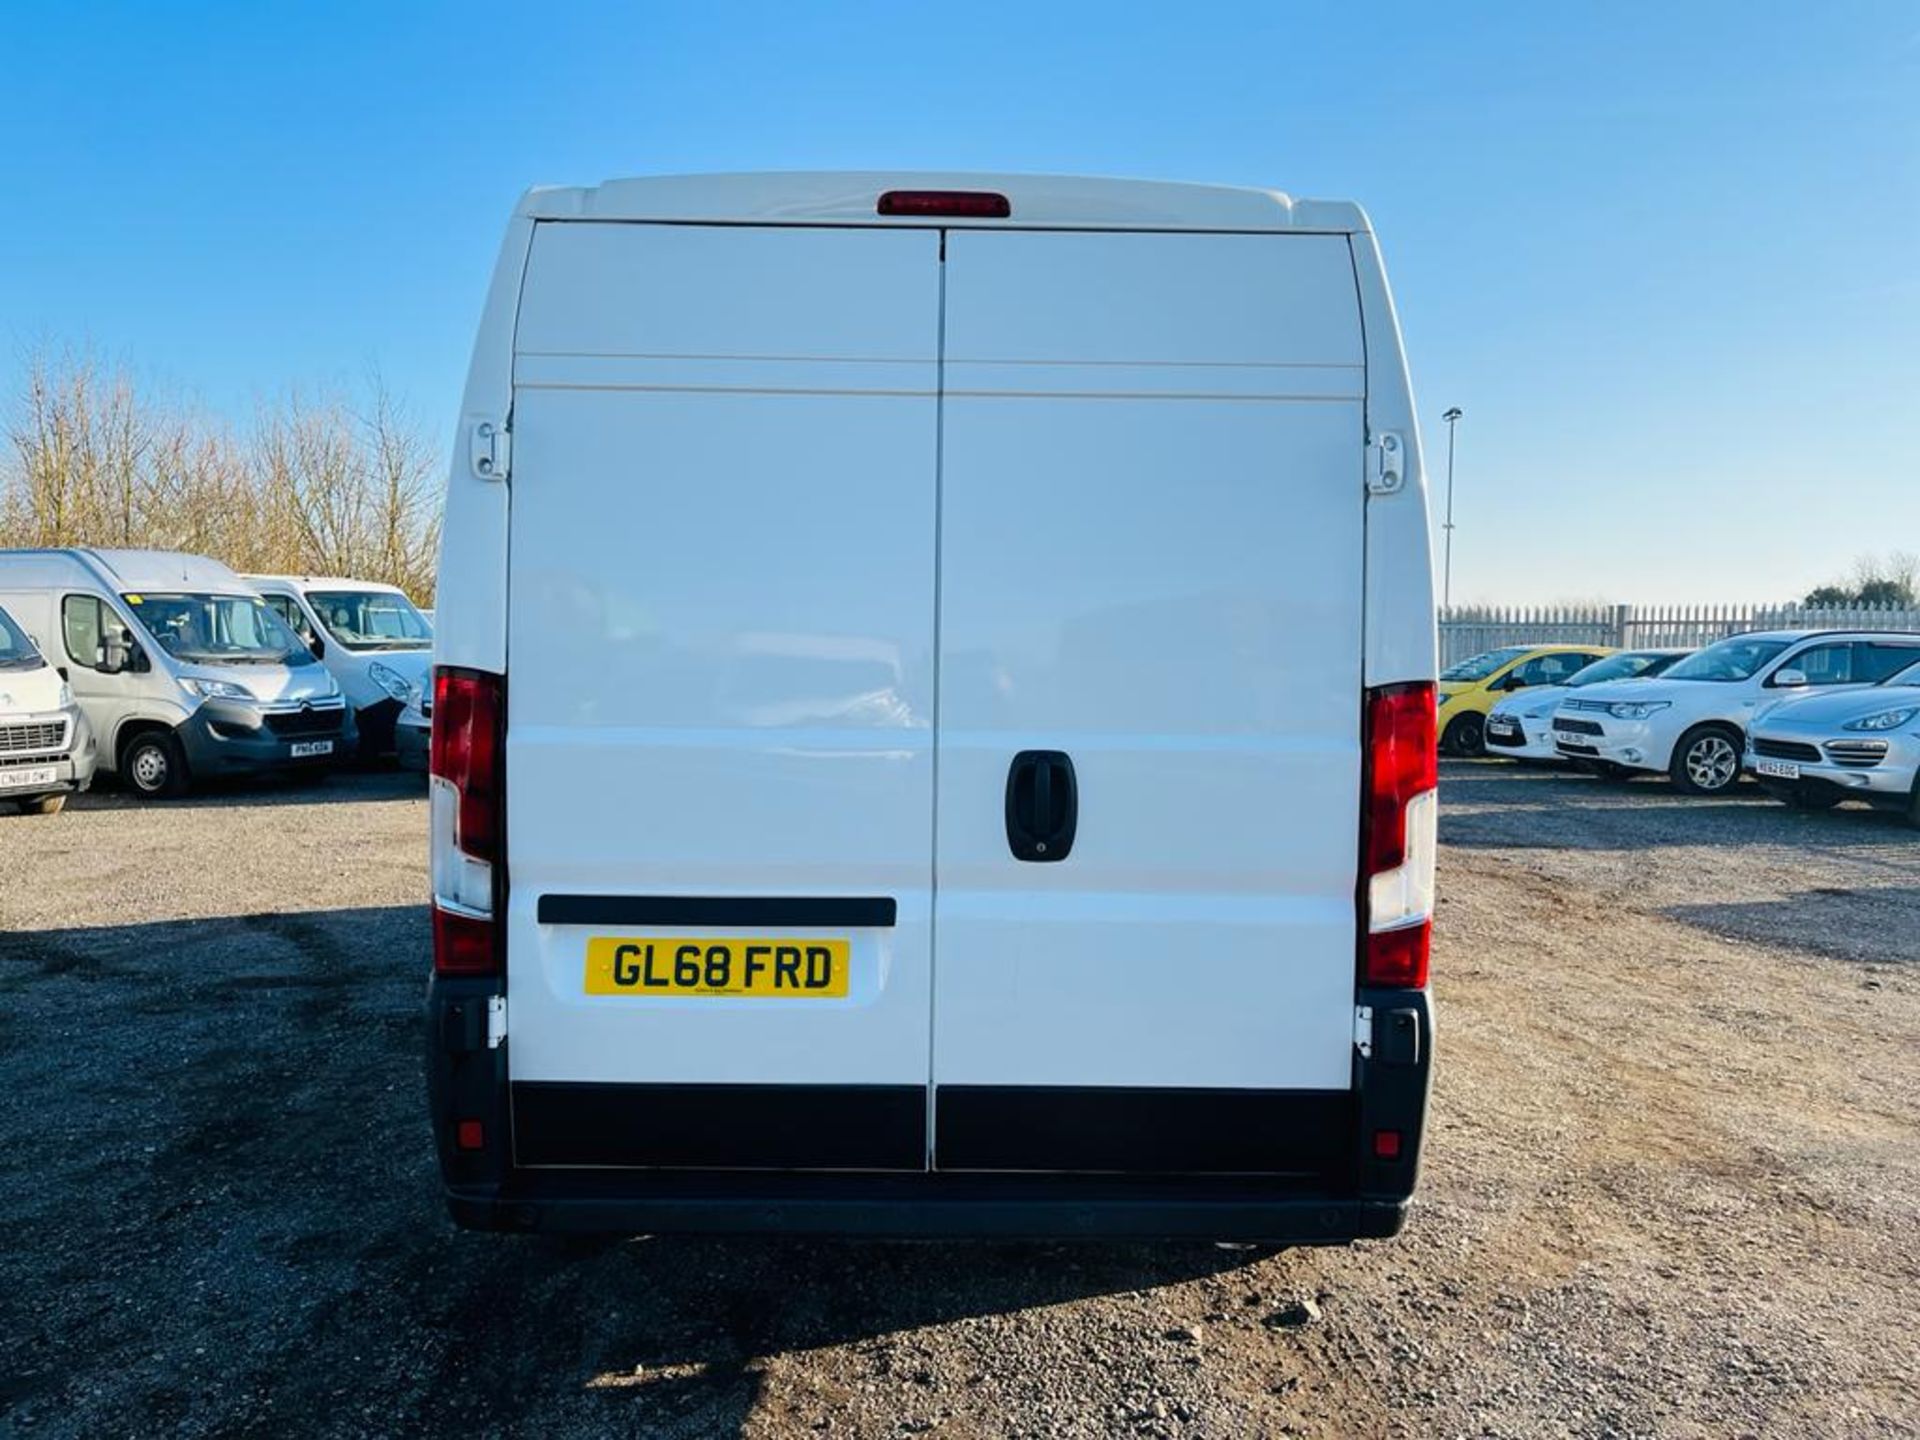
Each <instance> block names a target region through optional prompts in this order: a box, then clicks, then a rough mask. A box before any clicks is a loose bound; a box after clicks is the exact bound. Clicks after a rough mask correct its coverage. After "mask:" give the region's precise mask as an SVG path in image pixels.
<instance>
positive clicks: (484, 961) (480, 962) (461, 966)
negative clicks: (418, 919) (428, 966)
mask: <svg viewBox="0 0 1920 1440" xmlns="http://www.w3.org/2000/svg"><path fill="white" fill-rule="evenodd" d="M433 972H434V974H436V975H497V974H499V973H500V943H499V929H498V927H497V926H496V925H495V923H494V920H493V917H492V916H490V915H461V914H457V913H456V912H454V911H451V910H442V909H441V908H440V907H439V906H438V905H435V906H434V907H433Z"/></svg>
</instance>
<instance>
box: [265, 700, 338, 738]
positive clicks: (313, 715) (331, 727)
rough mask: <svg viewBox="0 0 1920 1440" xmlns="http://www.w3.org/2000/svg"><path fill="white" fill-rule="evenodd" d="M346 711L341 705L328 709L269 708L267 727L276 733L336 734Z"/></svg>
mask: <svg viewBox="0 0 1920 1440" xmlns="http://www.w3.org/2000/svg"><path fill="white" fill-rule="evenodd" d="M346 713H347V712H346V707H345V706H341V705H336V706H334V707H333V708H332V709H329V710H270V711H268V712H267V728H268V729H269V730H271V731H273V733H274V734H276V735H337V734H339V733H340V722H341V720H343V719H344V718H345V717H346Z"/></svg>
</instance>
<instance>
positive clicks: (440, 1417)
mask: <svg viewBox="0 0 1920 1440" xmlns="http://www.w3.org/2000/svg"><path fill="white" fill-rule="evenodd" d="M200 863H208V861H207V860H206V859H205V858H203V859H202V860H201V862H200ZM290 883H291V881H290ZM428 946H429V938H428V927H427V920H426V913H425V908H424V907H414V906H394V907H382V908H363V909H348V910H331V911H316V912H303V913H271V914H257V915H246V916H239V917H232V918H220V919H210V920H192V921H169V922H160V923H154V924H147V925H134V926H118V927H100V928H77V929H68V930H60V931H53V932H46V933H37V934H22V933H5V934H0V997H4V999H3V1001H0V1044H3V1045H4V1050H0V1079H3V1080H4V1084H0V1181H3V1182H4V1183H0V1232H4V1233H5V1234H6V1235H7V1237H8V1240H7V1243H6V1244H5V1245H4V1246H0V1433H12V1432H14V1431H16V1430H18V1431H25V1430H26V1429H27V1428H28V1427H29V1426H31V1427H32V1433H34V1434H45V1435H75V1436H91V1435H98V1434H110V1433H125V1432H127V1431H128V1430H129V1429H137V1430H138V1431H141V1432H144V1433H162V1432H165V1433H181V1434H192V1435H240V1434H255V1433H263V1432H267V1431H271V1430H274V1429H279V1428H284V1427H287V1426H292V1427H294V1428H296V1429H298V1430H299V1431H300V1432H301V1433H318V1434H336V1433H337V1434H418V1433H439V1432H443V1431H448V1432H450V1431H456V1430H457V1431H460V1432H461V1433H473V1432H475V1431H478V1432H480V1433H488V1434H492V1433H501V1432H510V1433H523V1434H529V1435H540V1436H542V1437H543V1440H544V1437H559V1436H567V1435H599V1434H606V1433H620V1434H640V1435H661V1436H687V1437H696V1436H699V1437H705V1436H725V1435H733V1434H737V1433H738V1432H739V1430H740V1429H741V1427H742V1425H743V1424H744V1422H745V1419H746V1417H747V1416H748V1414H749V1412H750V1411H752V1410H753V1409H754V1407H755V1406H756V1404H759V1403H761V1402H762V1401H763V1399H765V1400H766V1401H767V1402H768V1403H769V1404H775V1403H777V1398H776V1397H771V1396H765V1395H764V1394H763V1390H764V1386H765V1379H766V1366H767V1362H768V1360H769V1359H770V1358H771V1357H776V1356H779V1355H782V1354H787V1353H792V1352H796V1351H807V1350H811V1349H815V1348H818V1347H823V1346H838V1345H851V1346H853V1347H854V1348H855V1349H857V1350H858V1351H859V1353H860V1356H861V1373H862V1375H876V1374H877V1375H882V1376H894V1377H896V1378H895V1382H894V1383H896V1384H897V1385H899V1386H900V1387H902V1389H903V1391H904V1393H906V1394H908V1395H920V1394H925V1395H926V1396H927V1401H928V1403H927V1407H926V1408H927V1409H929V1410H931V1409H933V1408H934V1407H936V1406H937V1405H938V1404H939V1403H941V1395H940V1394H937V1393H934V1389H933V1387H934V1385H935V1379H934V1377H933V1376H932V1375H931V1374H930V1373H929V1372H926V1371H923V1370H922V1369H920V1368H919V1366H918V1363H917V1362H916V1360H915V1359H914V1356H915V1353H916V1350H915V1341H914V1339H913V1337H912V1336H911V1335H908V1334H903V1333H902V1332H911V1331H913V1330H915V1329H916V1328H918V1327H922V1326H928V1325H936V1324H941V1323H945V1322H949V1321H954V1320H959V1319H964V1318H965V1317H970V1316H987V1315H999V1314H1005V1313H1007V1312H1010V1311H1016V1310H1025V1309H1031V1308H1034V1307H1045V1306H1052V1305H1058V1304H1062V1303H1065V1302H1069V1301H1073V1300H1077V1299H1080V1298H1083V1297H1086V1296H1091V1295H1107V1294H1113V1293H1117V1292H1127V1291H1134V1290H1145V1289H1149V1288H1152V1287H1155V1286H1159V1285H1165V1284H1170V1283H1174V1282H1178V1281H1183V1280H1189V1279H1193V1278H1195V1277H1198V1276H1204V1275H1207V1274H1212V1273H1218V1272H1221V1271H1226V1270H1231V1269H1235V1268H1238V1267H1240V1266H1242V1265H1245V1264H1248V1263H1251V1262H1252V1261H1253V1260H1254V1259H1255V1258H1257V1255H1258V1252H1242V1251H1223V1250H1216V1249H1214V1248H1212V1247H1207V1246H1181V1247H1151V1246H1117V1245H1105V1246H1066V1247H1062V1246H1038V1245H939V1244H860V1243H852V1242H839V1243H832V1242H813V1243H803V1242H797V1241H767V1240H753V1241H748V1240H722V1239H706V1238H701V1239H683V1240H665V1239H655V1240H649V1239H638V1240H623V1241H616V1242H607V1243H583V1242H580V1241H562V1240H556V1239H548V1238H540V1237H508V1236H493V1235H472V1234H466V1233H463V1232H460V1231H456V1230H455V1229H454V1228H453V1227H452V1225H451V1223H450V1222H449V1221H448V1220H447V1218H446V1216H445V1212H444V1210H443V1209H442V1206H441V1202H440V1199H439V1194H438V1189H437V1175H436V1172H435V1167H434V1163H433V1158H432V1144H431V1138H430V1136H429V1134H428V1128H427V1124H426V1113H425V1094H424V1084H423V1079H422V1068H421V1060H420V1050H421V1037H420V1005H421V998H422V981H423V977H424V975H425V972H426V967H427V963H428V961H427V956H428ZM1159 1339H1160V1336H1159V1334H1158V1332H1157V1331H1151V1330H1143V1331H1142V1332H1141V1334H1140V1335H1138V1336H1137V1337H1135V1336H1125V1337H1122V1338H1121V1343H1124V1344H1129V1345H1131V1344H1136V1343H1137V1344H1139V1345H1143V1346H1144V1345H1149V1344H1153V1343H1157V1342H1158V1341H1159ZM983 1363H985V1362H983ZM947 1379H948V1382H949V1385H950V1384H951V1379H952V1377H951V1375H949V1376H948V1377H947ZM819 1383H820V1384H822V1385H825V1386H827V1388H828V1389H830V1388H831V1385H830V1383H829V1382H827V1381H824V1380H822V1381H821V1382H819ZM946 1393H947V1394H948V1395H950V1394H951V1390H950V1389H949V1391H948V1392H946ZM816 1398H818V1397H816ZM829 1399H830V1397H829ZM135 1416H137V1417H138V1419H137V1421H133V1420H131V1419H130V1417H135Z"/></svg>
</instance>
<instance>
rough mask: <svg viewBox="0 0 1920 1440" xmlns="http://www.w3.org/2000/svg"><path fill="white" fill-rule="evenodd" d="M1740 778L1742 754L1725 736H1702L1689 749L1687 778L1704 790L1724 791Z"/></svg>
mask: <svg viewBox="0 0 1920 1440" xmlns="http://www.w3.org/2000/svg"><path fill="white" fill-rule="evenodd" d="M1739 776H1740V752H1739V751H1737V750H1735V749H1734V748H1733V746H1732V745H1731V744H1730V743H1729V742H1728V740H1727V737H1726V736H1724V735H1713V734H1708V735H1702V736H1701V737H1700V738H1699V739H1698V740H1695V741H1694V742H1693V744H1691V745H1689V746H1688V747H1687V778H1688V779H1689V780H1691V781H1693V783H1694V784H1695V785H1697V786H1698V787H1699V788H1700V789H1702V790H1724V789H1726V788H1727V786H1729V785H1731V784H1732V783H1733V782H1734V781H1735V780H1737V779H1738V778H1739Z"/></svg>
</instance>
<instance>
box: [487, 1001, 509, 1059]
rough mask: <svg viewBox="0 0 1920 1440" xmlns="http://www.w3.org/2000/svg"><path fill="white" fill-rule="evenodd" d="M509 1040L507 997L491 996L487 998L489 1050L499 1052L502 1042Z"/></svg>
mask: <svg viewBox="0 0 1920 1440" xmlns="http://www.w3.org/2000/svg"><path fill="white" fill-rule="evenodd" d="M506 1038H507V997H506V996H504V995H489V996H488V997H487V1049H489V1050H498V1049H499V1048H500V1042H501V1041H502V1040H505V1039H506Z"/></svg>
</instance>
